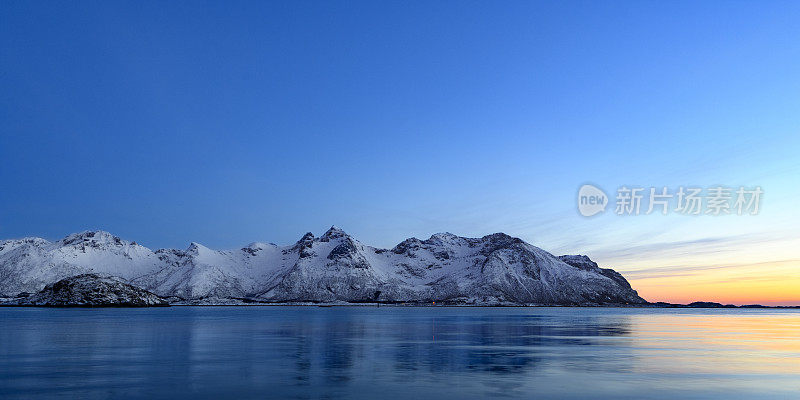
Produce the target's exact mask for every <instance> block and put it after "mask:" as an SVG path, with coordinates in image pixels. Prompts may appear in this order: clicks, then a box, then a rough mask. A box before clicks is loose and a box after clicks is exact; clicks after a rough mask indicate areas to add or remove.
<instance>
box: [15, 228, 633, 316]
mask: <svg viewBox="0 0 800 400" xmlns="http://www.w3.org/2000/svg"><path fill="white" fill-rule="evenodd" d="M81 274H102V275H103V276H113V277H119V278H120V279H121V280H122V281H123V282H126V283H128V284H130V285H134V286H135V287H140V288H143V289H145V290H147V291H150V292H152V293H155V294H157V295H158V296H161V297H163V298H166V299H167V300H168V301H170V302H171V303H173V304H228V303H233V304H236V303H242V302H246V303H376V302H377V303H409V304H424V303H432V302H437V303H440V304H466V305H599V304H645V303H646V301H645V300H644V299H642V298H641V297H639V296H638V294H637V292H636V291H635V290H633V289H632V288H631V286H630V284H629V283H628V282H627V281H626V280H625V278H624V277H623V276H622V275H621V274H619V273H618V272H616V271H614V270H611V269H605V268H600V267H599V266H598V265H597V264H596V263H595V262H593V261H592V260H590V259H589V258H588V257H586V256H580V255H565V256H560V257H556V256H554V255H552V254H550V253H548V252H546V251H544V250H542V249H540V248H538V247H535V246H533V245H531V244H528V243H526V242H524V241H523V240H521V239H518V238H514V237H511V236H509V235H506V234H503V233H495V234H492V235H487V236H484V237H481V238H466V237H460V236H456V235H453V234H450V233H438V234H435V235H433V236H431V237H430V238H428V239H426V240H420V239H416V238H410V239H406V240H404V241H403V242H401V243H400V244H398V245H397V246H395V247H394V248H392V249H380V248H375V247H372V246H368V245H365V244H363V243H361V242H359V241H358V240H356V239H355V238H353V237H351V236H350V235H348V234H347V233H345V232H344V231H342V230H341V229H339V228H336V227H332V228H331V229H329V230H328V231H327V232H325V233H324V234H323V235H322V236H319V237H316V236H314V235H313V234H312V233H310V232H309V233H307V234H305V235H304V236H303V237H302V238H300V240H298V241H297V242H296V243H294V244H291V245H288V246H278V245H275V244H271V243H259V242H255V243H251V244H249V245H247V246H245V247H242V248H240V249H236V250H212V249H209V248H207V247H205V246H203V245H201V244H198V243H191V244H190V245H189V247H188V248H186V249H185V250H177V249H160V250H155V251H153V250H150V249H148V248H147V247H144V246H142V245H139V244H137V243H136V242H131V241H127V240H124V239H121V238H119V237H117V236H114V235H112V234H110V233H108V232H104V231H86V232H81V233H75V234H71V235H68V236H67V237H65V238H63V239H61V240H57V241H48V240H45V239H41V238H24V239H12V240H4V241H0V294H2V295H3V296H5V297H7V298H8V297H14V296H19V294H20V293H23V292H27V293H36V292H38V291H40V290H42V289H43V288H45V286H47V285H50V284H53V283H55V282H57V281H59V280H61V279H64V278H68V277H72V276H77V275H81Z"/></svg>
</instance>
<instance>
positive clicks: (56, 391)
mask: <svg viewBox="0 0 800 400" xmlns="http://www.w3.org/2000/svg"><path fill="white" fill-rule="evenodd" d="M0 317H2V321H3V329H0V397H2V398H37V397H38V398H52V397H54V396H56V395H63V396H64V397H70V398H72V397H83V398H98V397H101V398H107V397H135V398H140V397H141V398H217V397H228V398H374V397H380V398H409V397H419V398H430V397H437V398H482V397H486V396H494V397H497V396H505V397H521V398H530V397H531V396H533V395H536V396H538V397H543V398H548V397H551V398H570V397H574V398H581V397H587V396H592V397H596V396H603V395H605V396H611V397H615V398H625V397H629V398H643V397H644V398H671V397H675V396H678V397H683V398H691V397H697V398H708V397H720V398H721V397H726V396H731V395H738V396H742V394H753V395H758V396H759V397H770V396H773V397H776V398H781V397H786V396H787V394H788V393H793V391H794V390H800V365H799V364H798V361H797V360H798V359H800V358H798V356H800V345H799V344H798V343H800V340H798V339H800V314H798V313H797V312H793V311H783V312H780V311H764V310H733V311H731V310H710V311H696V310H680V311H676V310H638V309H568V308H555V309H550V308H533V309H531V308H509V309H480V308H436V309H432V308H431V309H425V308H389V307H386V308H380V309H378V308H366V307H335V308H316V307H219V308H211V307H172V308H168V309H154V310H77V309H76V310H47V309H14V308H6V309H0ZM746 397H747V396H746Z"/></svg>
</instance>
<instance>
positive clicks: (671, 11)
mask: <svg viewBox="0 0 800 400" xmlns="http://www.w3.org/2000/svg"><path fill="white" fill-rule="evenodd" d="M798 20H800V4H798V3H796V2H779V1H775V2H740V1H729V2H715V1H711V2H694V1H685V2H684V1H675V2H654V1H635V2H634V1H631V2H589V1H587V2H503V3H500V2H490V1H486V2H465V1H458V2H456V1H441V2H421V1H420V2H371V1H364V2H317V1H310V2H303V1H296V2H294V1H293V2H255V1H254V2H238V1H234V2H138V1H137V2H107V1H98V2H92V1H85V2H79V3H75V2H43V3H42V2H40V3H35V2H17V1H4V2H2V3H0V49H1V50H2V52H1V53H0V71H1V72H2V74H0V160H1V161H0V162H2V164H1V165H2V168H0V181H2V182H3V190H2V191H0V237H4V238H7V237H21V236H41V237H46V238H50V239H55V238H60V237H63V236H64V235H66V234H68V233H70V232H75V231H81V230H85V229H104V230H108V231H111V232H113V233H115V234H117V235H120V236H123V237H125V238H128V239H131V240H137V241H140V242H141V243H144V244H145V245H147V246H149V247H152V248H159V247H179V248H183V247H185V246H186V245H187V244H188V243H189V242H190V241H198V242H201V243H203V244H206V245H208V246H210V247H215V248H229V247H238V246H241V245H243V244H245V243H248V242H250V241H254V240H258V241H271V242H276V243H280V244H285V243H290V242H294V241H295V240H297V239H298V238H299V237H300V236H301V235H302V234H303V233H304V232H306V231H308V230H311V231H314V232H316V233H321V232H322V231H324V230H325V229H327V227H329V226H330V225H332V224H335V225H337V226H341V227H343V228H344V229H345V230H347V231H348V232H350V233H352V234H353V235H354V236H356V237H358V238H360V239H361V240H362V241H365V242H367V243H369V244H373V245H377V246H387V247H388V246H392V245H394V244H396V243H397V242H399V241H400V240H402V239H404V238H406V237H409V236H418V237H427V236H429V235H430V234H432V233H435V232H440V231H451V232H453V233H456V234H461V235H469V236H480V235H484V234H487V233H491V232H496V231H505V232H508V233H510V234H513V235H517V236H520V237H522V238H524V239H526V240H528V241H529V242H532V243H534V244H537V245H539V246H541V247H543V248H545V249H548V250H551V251H553V252H556V253H559V252H582V253H589V254H590V255H591V254H597V256H598V257H599V258H600V259H601V261H603V262H605V263H614V264H615V265H619V266H622V269H623V270H624V269H626V268H628V269H630V270H634V269H636V268H639V267H645V266H647V267H652V265H651V264H649V263H646V262H643V259H642V257H641V256H636V257H632V256H630V255H629V254H628V253H630V252H626V251H625V250H626V249H628V248H631V247H635V246H643V245H646V246H651V247H647V249H648V251H652V250H653V249H654V248H658V246H661V247H660V248H659V249H661V250H659V251H660V252H662V253H664V252H666V255H664V254H661V253H659V254H661V255H659V256H658V257H661V258H658V260H660V261H659V262H660V263H661V264H659V265H661V266H666V267H669V265H668V264H670V261H674V260H676V257H678V256H680V255H681V254H684V253H681V252H687V251H689V252H694V250H691V249H693V247H692V246H691V244H692V243H700V244H707V243H708V240H719V241H721V243H725V246H728V247H731V248H741V247H742V246H741V245H740V244H737V243H740V242H741V241H744V242H746V243H751V244H752V243H761V242H762V241H766V242H768V243H775V241H781V240H787V239H792V238H794V237H798V236H800V235H799V233H800V232H798V228H796V227H797V226H798V223H800V221H798V217H797V215H798V213H797V211H796V206H795V199H797V198H798V195H800V191H798V189H797V182H798V179H797V176H798V173H800V168H799V167H798V165H800V162H799V161H800V160H799V159H798V150H800V135H798V133H799V132H798V130H799V128H800V112H798V111H799V110H800V95H799V94H800V72H798V71H800V40H798V38H800V24H798V23H797V21H798ZM586 182H591V183H594V184H597V185H598V186H600V187H602V188H604V189H606V191H607V192H613V191H614V190H615V189H616V188H617V187H618V186H621V185H641V186H645V187H649V186H659V187H660V186H670V187H676V186H679V185H699V186H704V187H707V186H711V185H715V184H724V185H729V186H739V185H748V186H753V185H761V186H762V187H763V188H764V191H765V196H764V203H763V208H762V209H763V211H762V213H761V215H758V216H754V217H751V218H745V217H734V216H730V217H719V218H716V217H708V216H705V217H685V216H672V215H670V216H667V217H663V216H647V217H644V216H640V217H620V216H616V215H610V214H609V213H606V214H604V215H601V216H598V217H593V218H589V219H587V218H583V217H580V216H579V215H578V214H577V212H576V211H575V195H576V191H577V188H578V187H579V186H580V185H581V184H583V183H586ZM675 243H684V244H681V245H679V246H677V248H681V249H684V250H676V251H678V252H679V254H677V255H676V254H672V253H670V250H669V249H671V248H675V247H676V246H675ZM685 243H689V245H688V246H689V249H690V250H685V249H686V246H687V244H685ZM721 247H722V245H719V246H716V247H715V249H719V248H721ZM791 248H794V247H791V246H790V247H787V248H786V252H788V253H787V254H782V255H781V257H780V258H781V260H784V261H785V260H786V259H791V258H792V257H791V256H792V255H793V254H789V253H791V251H792V250H791ZM664 249H666V250H664ZM750 250H752V249H750ZM673 253H674V252H673ZM624 254H628V256H625V255H624ZM648 254H649V253H648ZM647 257H651V258H652V257H655V255H653V254H650V255H649V256H645V259H644V261H647V260H649V259H648V258H647ZM664 257H666V259H669V260H665V259H664ZM797 258H800V256H798V257H797ZM711 261H714V260H711ZM653 262H654V263H655V261H653ZM694 263H695V264H698V266H699V264H703V263H700V262H699V261H694ZM642 264H647V265H642ZM688 264H691V265H695V264H692V263H691V262H688ZM705 264H707V263H705ZM680 265H681V266H682V267H686V265H687V264H686V263H683V264H680Z"/></svg>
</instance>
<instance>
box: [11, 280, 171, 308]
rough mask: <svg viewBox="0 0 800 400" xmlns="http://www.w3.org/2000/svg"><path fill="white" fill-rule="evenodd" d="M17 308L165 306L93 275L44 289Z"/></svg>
mask: <svg viewBox="0 0 800 400" xmlns="http://www.w3.org/2000/svg"><path fill="white" fill-rule="evenodd" d="M17 304H18V305H31V306H47V307H154V306H167V305H169V304H168V303H167V302H166V301H165V300H164V299H162V298H161V297H158V296H156V295H155V294H153V293H150V292H148V291H147V290H144V289H142V288H138V287H136V286H133V285H131V284H128V283H126V282H125V281H124V280H122V279H120V278H117V277H112V276H102V275H97V274H83V275H77V276H73V277H70V278H66V279H62V280H60V281H58V282H55V283H53V284H50V285H47V286H45V288H44V289H42V291H40V292H39V293H36V294H34V295H31V296H28V297H24V298H21V299H20V300H18V302H17Z"/></svg>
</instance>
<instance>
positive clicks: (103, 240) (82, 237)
mask: <svg viewBox="0 0 800 400" xmlns="http://www.w3.org/2000/svg"><path fill="white" fill-rule="evenodd" d="M60 242H61V243H62V244H64V245H84V244H86V243H91V244H92V245H95V246H98V245H112V246H124V245H130V244H132V243H131V242H128V241H127V240H122V238H120V237H119V236H115V235H113V234H111V233H109V232H106V231H102V230H94V231H83V232H78V233H73V234H70V235H67V236H66V237H64V238H63V239H61V240H60Z"/></svg>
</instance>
